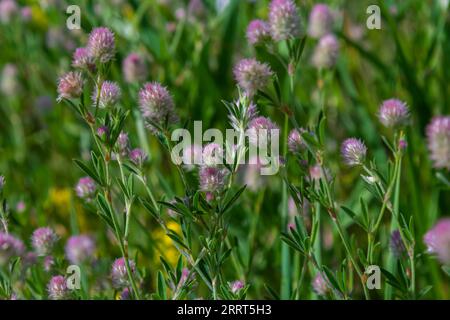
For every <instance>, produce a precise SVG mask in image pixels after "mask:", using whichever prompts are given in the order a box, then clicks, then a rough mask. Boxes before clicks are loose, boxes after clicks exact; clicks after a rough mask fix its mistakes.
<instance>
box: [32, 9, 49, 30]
mask: <svg viewBox="0 0 450 320" xmlns="http://www.w3.org/2000/svg"><path fill="white" fill-rule="evenodd" d="M31 19H32V21H33V23H34V24H36V25H37V26H38V27H40V28H42V29H45V28H47V25H48V19H47V16H46V15H45V12H44V11H43V10H42V9H41V7H40V6H39V5H33V6H32V7H31Z"/></svg>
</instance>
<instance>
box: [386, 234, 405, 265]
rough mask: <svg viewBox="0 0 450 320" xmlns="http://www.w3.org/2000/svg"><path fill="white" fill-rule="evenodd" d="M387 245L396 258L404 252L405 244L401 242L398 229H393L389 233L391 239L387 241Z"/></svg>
mask: <svg viewBox="0 0 450 320" xmlns="http://www.w3.org/2000/svg"><path fill="white" fill-rule="evenodd" d="M389 246H390V248H391V251H392V254H393V255H394V256H395V257H396V258H397V259H398V258H400V257H402V255H403V254H404V253H405V252H406V248H405V245H404V244H403V240H402V236H401V235H400V231H398V230H394V231H393V232H392V233H391V239H390V241H389Z"/></svg>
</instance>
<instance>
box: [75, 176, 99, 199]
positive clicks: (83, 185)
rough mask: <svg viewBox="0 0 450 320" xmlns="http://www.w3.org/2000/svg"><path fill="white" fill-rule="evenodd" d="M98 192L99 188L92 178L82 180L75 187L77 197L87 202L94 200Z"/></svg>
mask: <svg viewBox="0 0 450 320" xmlns="http://www.w3.org/2000/svg"><path fill="white" fill-rule="evenodd" d="M96 190H97V187H96V185H95V182H94V180H92V178H91V177H83V178H80V180H78V183H77V185H76V186H75V192H76V193H77V196H78V197H79V198H81V199H85V200H90V199H92V198H93V196H94V195H95V191H96Z"/></svg>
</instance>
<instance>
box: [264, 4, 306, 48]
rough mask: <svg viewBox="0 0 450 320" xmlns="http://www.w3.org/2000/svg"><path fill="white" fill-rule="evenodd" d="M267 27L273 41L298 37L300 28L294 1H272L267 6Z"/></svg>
mask: <svg viewBox="0 0 450 320" xmlns="http://www.w3.org/2000/svg"><path fill="white" fill-rule="evenodd" d="M269 26H270V33H271V35H272V39H273V40H275V41H283V40H288V39H290V38H297V37H299V36H300V34H301V28H302V26H301V21H300V15H299V13H298V8H297V6H296V5H295V3H294V1H292V0H272V2H271V3H270V6H269Z"/></svg>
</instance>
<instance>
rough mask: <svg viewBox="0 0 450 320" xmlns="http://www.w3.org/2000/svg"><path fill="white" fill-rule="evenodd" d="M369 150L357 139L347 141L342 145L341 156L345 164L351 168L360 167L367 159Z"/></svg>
mask: <svg viewBox="0 0 450 320" xmlns="http://www.w3.org/2000/svg"><path fill="white" fill-rule="evenodd" d="M366 153H367V148H366V146H365V145H364V143H363V142H362V141H361V140H359V139H356V138H349V139H346V140H345V141H344V142H343V143H342V145H341V154H342V158H343V159H344V162H345V163H346V164H347V165H349V166H358V165H362V164H363V163H364V160H365V159H366Z"/></svg>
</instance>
